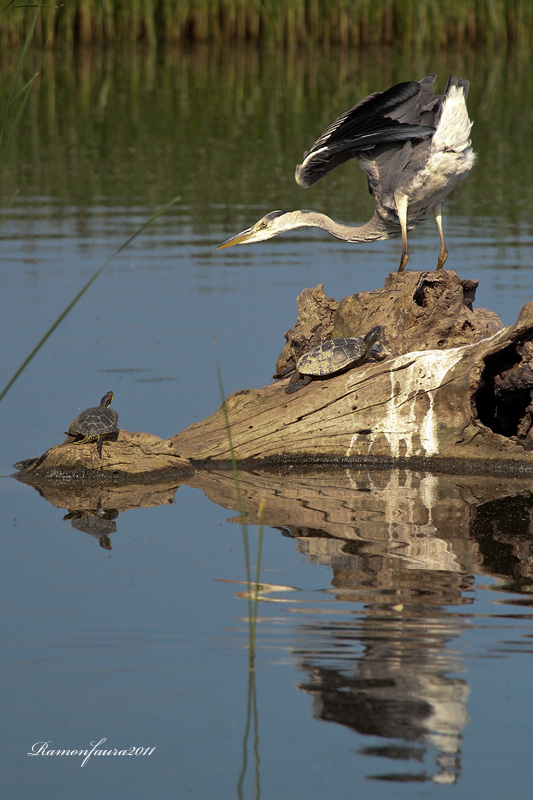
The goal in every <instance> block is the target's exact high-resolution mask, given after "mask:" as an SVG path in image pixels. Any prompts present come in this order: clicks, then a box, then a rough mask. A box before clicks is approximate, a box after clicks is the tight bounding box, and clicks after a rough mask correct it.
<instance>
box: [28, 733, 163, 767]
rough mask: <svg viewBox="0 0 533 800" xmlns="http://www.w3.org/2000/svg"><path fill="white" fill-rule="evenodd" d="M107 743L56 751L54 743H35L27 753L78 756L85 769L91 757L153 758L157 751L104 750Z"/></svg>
mask: <svg viewBox="0 0 533 800" xmlns="http://www.w3.org/2000/svg"><path fill="white" fill-rule="evenodd" d="M106 741H107V739H106V738H104V739H100V741H99V742H91V744H90V748H85V749H83V748H82V749H78V750H76V749H73V748H69V749H66V748H65V749H54V748H51V747H50V745H52V744H53V741H48V742H35V744H33V745H32V748H31V751H30V752H29V753H26V755H28V756H65V757H72V756H78V757H80V758H83V761H82V762H81V764H80V766H81V767H84V766H85V764H86V763H87V761H88V760H89V759H90V757H91V756H151V755H152V753H153V752H154V750H155V747H135V746H133V747H124V748H121V749H119V748H117V747H109V748H103V747H101V745H103V744H105V742H106Z"/></svg>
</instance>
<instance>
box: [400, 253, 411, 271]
mask: <svg viewBox="0 0 533 800" xmlns="http://www.w3.org/2000/svg"><path fill="white" fill-rule="evenodd" d="M408 261H409V253H402V260H401V261H400V266H399V267H398V272H403V271H404V269H405V265H406V264H407V262H408Z"/></svg>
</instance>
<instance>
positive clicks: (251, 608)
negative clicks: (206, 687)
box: [215, 351, 265, 667]
mask: <svg viewBox="0 0 533 800" xmlns="http://www.w3.org/2000/svg"><path fill="white" fill-rule="evenodd" d="M215 362H216V368H217V377H218V387H219V391H220V396H221V398H222V413H223V414H224V425H225V427H226V435H227V437H228V444H229V450H230V456H231V468H232V471H233V479H234V481H235V489H236V492H237V503H238V506H239V518H240V522H241V529H242V538H243V545H244V559H245V566H246V581H247V583H248V592H247V597H248V629H249V637H250V666H251V667H252V665H253V662H254V659H255V633H256V628H257V604H258V594H259V576H260V572H261V556H262V551H263V528H264V513H265V501H264V500H261V503H260V504H259V542H258V551H257V562H256V574H255V582H254V583H253V582H252V571H251V562H250V542H249V538H248V525H247V523H246V507H245V505H244V500H243V497H242V492H241V486H240V482H239V470H238V469H237V459H236V457H235V450H234V447H233V438H232V436H231V426H230V420H229V413H228V406H227V403H226V395H225V393H224V385H223V382H222V373H221V371H220V364H219V363H218V358H217V356H216V351H215ZM252 586H255V591H254V592H252Z"/></svg>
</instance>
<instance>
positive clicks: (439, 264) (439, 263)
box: [437, 248, 448, 270]
mask: <svg viewBox="0 0 533 800" xmlns="http://www.w3.org/2000/svg"><path fill="white" fill-rule="evenodd" d="M447 258H448V250H447V249H446V248H444V250H441V251H440V253H439V257H438V259H437V270H439V269H442V268H443V266H444V265H445V263H446V259H447Z"/></svg>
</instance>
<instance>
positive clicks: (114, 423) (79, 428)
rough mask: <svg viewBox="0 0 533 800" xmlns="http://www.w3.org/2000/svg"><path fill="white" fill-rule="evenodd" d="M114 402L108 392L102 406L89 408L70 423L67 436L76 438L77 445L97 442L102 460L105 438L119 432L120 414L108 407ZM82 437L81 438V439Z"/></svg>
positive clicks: (111, 394) (102, 400)
mask: <svg viewBox="0 0 533 800" xmlns="http://www.w3.org/2000/svg"><path fill="white" fill-rule="evenodd" d="M112 400H113V392H107V393H106V394H104V396H103V397H102V399H101V400H100V405H99V406H95V407H94V408H87V409H85V411H82V412H81V414H80V415H79V416H78V417H76V419H75V420H74V421H73V422H71V423H70V428H69V429H68V432H67V436H75V437H76V439H75V441H76V443H77V444H83V443H84V442H97V448H98V453H99V455H100V458H102V442H103V440H104V437H105V436H108V435H109V434H110V433H117V432H118V414H117V412H116V411H113V410H112V409H111V408H108V406H109V405H110V404H111V402H112ZM80 437H81V438H80Z"/></svg>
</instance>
